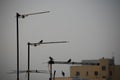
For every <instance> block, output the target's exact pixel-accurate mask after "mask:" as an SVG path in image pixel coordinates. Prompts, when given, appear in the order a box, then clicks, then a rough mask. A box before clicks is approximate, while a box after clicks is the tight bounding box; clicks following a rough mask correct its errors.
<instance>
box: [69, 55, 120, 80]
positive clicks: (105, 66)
mask: <svg viewBox="0 0 120 80" xmlns="http://www.w3.org/2000/svg"><path fill="white" fill-rule="evenodd" d="M70 77H73V78H74V77H77V78H78V79H79V80H120V65H115V64H114V57H113V58H111V59H106V58H101V59H98V60H83V61H82V65H81V66H71V67H70Z"/></svg>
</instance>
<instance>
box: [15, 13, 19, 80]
mask: <svg viewBox="0 0 120 80" xmlns="http://www.w3.org/2000/svg"><path fill="white" fill-rule="evenodd" d="M19 16H20V15H19V13H16V27H17V28H16V29H17V80H19V27H18V25H19V24H18V17H19Z"/></svg>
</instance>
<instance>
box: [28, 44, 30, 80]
mask: <svg viewBox="0 0 120 80" xmlns="http://www.w3.org/2000/svg"><path fill="white" fill-rule="evenodd" d="M29 79H30V43H29V42H28V80H29Z"/></svg>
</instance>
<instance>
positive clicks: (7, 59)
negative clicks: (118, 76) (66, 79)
mask: <svg viewBox="0 0 120 80" xmlns="http://www.w3.org/2000/svg"><path fill="white" fill-rule="evenodd" d="M41 11H50V13H46V14H40V15H34V16H28V17H26V18H25V19H19V31H20V33H19V34H20V69H21V70H23V69H24V70H25V69H27V42H28V41H29V42H39V41H40V40H44V42H49V41H63V40H65V41H69V43H67V44H49V45H47V44H46V45H41V46H37V47H31V69H46V70H47V69H48V67H47V66H48V65H47V64H46V63H45V62H47V61H48V60H49V59H48V57H49V56H52V57H54V58H55V60H68V59H69V58H72V60H73V61H79V62H81V60H83V59H99V58H102V57H106V58H111V57H112V56H115V63H116V64H120V62H119V61H120V59H119V57H120V0H0V79H1V80H16V74H7V72H9V71H11V70H16V60H17V59H16V54H17V51H16V45H17V44H16V17H15V16H16V12H18V13H20V14H25V13H34V12H41ZM69 66H70V65H54V69H55V70H57V74H56V76H59V77H60V76H61V70H64V71H65V73H66V75H67V76H69ZM48 78H49V75H48V74H31V80H35V79H36V80H46V79H48ZM25 79H26V77H25V74H20V80H25Z"/></svg>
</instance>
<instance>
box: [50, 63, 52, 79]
mask: <svg viewBox="0 0 120 80" xmlns="http://www.w3.org/2000/svg"><path fill="white" fill-rule="evenodd" d="M50 80H52V64H50Z"/></svg>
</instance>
